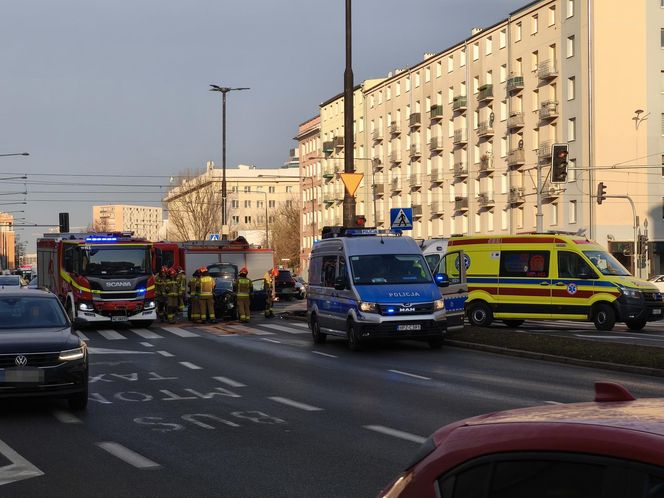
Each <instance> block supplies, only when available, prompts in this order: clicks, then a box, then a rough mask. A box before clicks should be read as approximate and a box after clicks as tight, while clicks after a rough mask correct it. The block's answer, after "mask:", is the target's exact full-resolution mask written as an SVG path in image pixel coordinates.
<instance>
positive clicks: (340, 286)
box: [334, 277, 346, 290]
mask: <svg viewBox="0 0 664 498" xmlns="http://www.w3.org/2000/svg"><path fill="white" fill-rule="evenodd" d="M334 288H335V289H336V290H344V289H345V288H346V279H345V278H344V277H337V278H336V279H335V280H334Z"/></svg>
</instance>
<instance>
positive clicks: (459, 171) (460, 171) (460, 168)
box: [454, 162, 468, 180]
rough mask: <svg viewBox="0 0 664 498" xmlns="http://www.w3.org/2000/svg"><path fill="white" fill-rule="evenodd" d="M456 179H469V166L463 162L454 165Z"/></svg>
mask: <svg viewBox="0 0 664 498" xmlns="http://www.w3.org/2000/svg"><path fill="white" fill-rule="evenodd" d="M454 178H455V179H456V180H460V179H462V178H468V164H466V163H464V162H461V163H456V164H455V165H454Z"/></svg>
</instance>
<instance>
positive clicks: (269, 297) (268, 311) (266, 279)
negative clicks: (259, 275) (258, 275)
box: [263, 268, 279, 318]
mask: <svg viewBox="0 0 664 498" xmlns="http://www.w3.org/2000/svg"><path fill="white" fill-rule="evenodd" d="M277 275H279V270H277V269H276V268H270V269H269V270H268V271H266V272H265V275H263V283H264V287H265V318H273V317H274V311H272V303H273V302H274V279H275V278H276V277H277Z"/></svg>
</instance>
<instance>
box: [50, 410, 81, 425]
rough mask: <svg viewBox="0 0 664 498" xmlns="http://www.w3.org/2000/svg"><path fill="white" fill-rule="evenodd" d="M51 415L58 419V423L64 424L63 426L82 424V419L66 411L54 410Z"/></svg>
mask: <svg viewBox="0 0 664 498" xmlns="http://www.w3.org/2000/svg"><path fill="white" fill-rule="evenodd" d="M51 413H52V414H53V416H54V417H55V418H56V419H58V422H62V423H63V424H80V423H82V420H81V419H80V418H78V417H77V416H75V415H74V414H72V413H70V412H68V411H65V410H53V411H52V412H51Z"/></svg>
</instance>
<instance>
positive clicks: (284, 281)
mask: <svg viewBox="0 0 664 498" xmlns="http://www.w3.org/2000/svg"><path fill="white" fill-rule="evenodd" d="M274 289H275V293H276V294H277V297H280V298H281V297H283V298H286V299H290V298H291V297H295V296H297V290H296V289H295V279H294V278H293V275H291V272H290V270H279V275H277V278H276V280H275V282H274Z"/></svg>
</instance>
